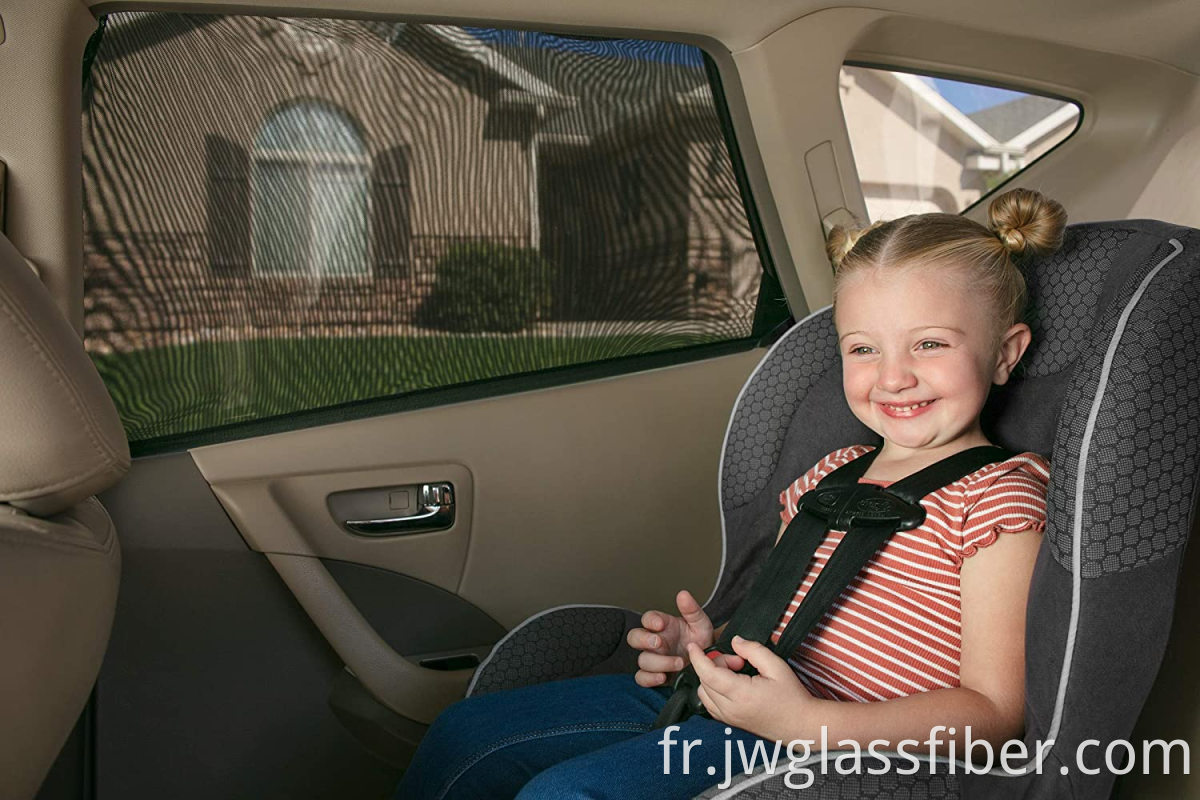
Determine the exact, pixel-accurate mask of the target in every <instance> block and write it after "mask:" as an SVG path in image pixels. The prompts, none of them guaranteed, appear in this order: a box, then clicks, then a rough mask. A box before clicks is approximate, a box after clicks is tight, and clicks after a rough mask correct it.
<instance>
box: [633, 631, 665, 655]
mask: <svg viewBox="0 0 1200 800" xmlns="http://www.w3.org/2000/svg"><path fill="white" fill-rule="evenodd" d="M625 641H626V642H628V643H629V646H630V647H632V648H633V649H634V650H654V649H657V648H660V647H662V636H660V635H659V634H657V633H655V632H653V631H648V630H646V629H645V628H634V629H632V630H631V631H629V633H628V634H627V635H626V636H625Z"/></svg>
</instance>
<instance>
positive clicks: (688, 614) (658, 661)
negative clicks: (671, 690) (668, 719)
mask: <svg viewBox="0 0 1200 800" xmlns="http://www.w3.org/2000/svg"><path fill="white" fill-rule="evenodd" d="M675 604H676V605H677V606H679V613H680V616H678V617H676V616H674V615H671V614H665V613H663V612H662V611H647V612H646V613H645V614H643V615H642V627H640V628H634V629H633V630H631V631H630V632H629V634H628V636H626V637H625V641H627V642H629V646H630V647H632V648H634V649H636V650H641V651H642V652H641V653H639V654H638V671H637V673H636V674H635V675H634V676H633V677H634V680H635V681H637V684H638V685H639V686H662V685H663V684H665V683H666V682H667V678H668V675H670V674H673V673H676V672H679V670H681V669H683V668H684V666H685V665H686V664H687V661H686V658H685V657H686V656H687V652H688V651H687V648H688V645H693V644H694V645H696V646H697V647H699V648H700V649H701V650H703V649H704V648H705V647H708V646H709V645H711V644H712V643H713V640H714V639H713V624H712V620H711V619H709V618H708V614H705V613H704V609H702V608H700V604H699V603H697V602H696V598H694V597H692V594H691V592H689V591H687V590H686V589H684V590H683V591H681V592H680V593H679V594H677V595H676V596H675ZM704 660H705V661H708V659H707V658H705V659H704Z"/></svg>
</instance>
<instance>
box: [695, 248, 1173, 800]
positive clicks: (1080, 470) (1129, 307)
mask: <svg viewBox="0 0 1200 800" xmlns="http://www.w3.org/2000/svg"><path fill="white" fill-rule="evenodd" d="M1168 242H1169V243H1170V245H1171V246H1172V247H1173V248H1174V252H1172V253H1171V254H1170V255H1168V256H1167V257H1166V258H1164V259H1163V260H1162V261H1160V262H1158V264H1156V265H1155V266H1154V268H1153V269H1151V270H1150V272H1149V273H1147V274H1146V277H1144V278H1142V281H1141V283H1139V284H1138V288H1137V291H1135V292H1134V293H1133V296H1132V297H1130V298H1129V302H1128V303H1126V304H1125V308H1124V309H1123V310H1122V311H1121V316H1120V317H1119V318H1118V319H1117V327H1116V329H1115V330H1114V331H1113V335H1112V338H1111V339H1109V342H1108V349H1107V350H1106V351H1105V354H1104V361H1103V363H1102V366H1101V368H1100V379H1099V381H1098V382H1097V386H1096V394H1095V396H1094V397H1093V398H1092V405H1091V408H1090V409H1089V410H1088V419H1087V423H1086V425H1085V426H1084V432H1083V444H1082V446H1081V447H1080V450H1079V462H1078V464H1077V466H1076V475H1075V503H1074V518H1073V519H1072V521H1071V618H1070V622H1069V623H1068V626H1067V647H1066V652H1065V654H1064V656H1063V665H1062V671H1061V672H1060V673H1059V681H1058V696H1057V697H1056V698H1055V701H1054V715H1053V717H1052V718H1051V721H1050V730H1049V731H1048V732H1047V736H1046V740H1048V741H1049V742H1050V747H1049V748H1048V752H1050V753H1053V752H1054V743H1055V740H1056V739H1057V737H1058V730H1059V727H1060V726H1061V724H1062V716H1063V708H1064V707H1065V705H1066V696H1067V684H1068V682H1069V679H1070V675H1071V661H1072V657H1073V655H1074V650H1075V640H1076V638H1077V636H1078V632H1079V600H1080V596H1081V593H1082V586H1083V575H1082V570H1081V566H1082V562H1083V556H1082V544H1083V490H1084V485H1085V483H1086V473H1085V468H1086V466H1087V458H1088V454H1089V451H1090V450H1091V443H1092V436H1093V435H1094V433H1095V428H1096V419H1097V417H1099V414H1100V406H1101V405H1102V404H1103V402H1104V391H1105V388H1106V385H1107V383H1108V376H1109V374H1110V372H1111V370H1112V362H1113V359H1114V358H1115V357H1116V352H1117V347H1118V346H1119V345H1120V343H1121V337H1122V336H1123V335H1124V333H1125V328H1126V326H1127V325H1128V323H1129V317H1130V316H1131V315H1132V314H1133V310H1134V308H1136V307H1137V304H1138V301H1139V300H1141V298H1142V295H1144V294H1145V293H1146V289H1147V288H1149V286H1150V283H1151V282H1152V281H1153V280H1154V279H1155V278H1156V277H1157V276H1158V273H1159V272H1160V271H1161V270H1162V268H1163V267H1165V266H1166V265H1167V264H1169V263H1170V262H1171V261H1172V260H1174V259H1175V258H1176V257H1177V256H1178V255H1179V254H1180V253H1182V252H1183V245H1182V244H1181V243H1180V242H1179V240H1178V239H1169V240H1168ZM821 310H824V309H821ZM814 313H819V312H814ZM809 316H810V317H811V316H812V315H811V314H810V315H809ZM805 319H806V320H807V319H808V317H806V318H805ZM780 341H783V339H780ZM777 344H778V343H777ZM772 349H774V348H772ZM767 355H770V352H768V354H767ZM763 360H764V361H765V360H766V357H765V356H764V359H763ZM759 366H761V362H760V364H759ZM757 371H758V370H757V369H755V373H757ZM751 377H753V374H752V375H751ZM748 383H749V381H747V384H748ZM743 390H744V387H743ZM738 401H739V402H740V401H741V395H738ZM734 408H735V410H736V408H737V406H736V404H735V406H734ZM728 435H729V434H728V430H727V431H726V437H728ZM724 456H725V448H724V446H722V448H721V461H722V465H723V464H724ZM724 519H725V517H724V509H723V508H722V515H721V525H722V528H721V531H722V542H724ZM723 568H724V561H723V560H722V569H723ZM718 583H720V577H718ZM709 599H710V600H711V599H712V598H709ZM826 752H827V754H828V755H830V756H832V757H833V759H836V755H834V753H836V752H837V751H826ZM821 755H822V754H821V753H814V754H813V755H812V756H811V757H810V758H808V759H806V760H805V761H804V762H803V763H801V764H796V765H794V766H804V765H806V764H810V763H812V762H814V761H817V760H819V759H820V757H821ZM905 758H908V759H911V758H916V760H918V761H922V762H924V763H927V764H932V763H941V764H949V763H951V760H950V759H948V758H944V757H939V758H935V759H929V758H928V757H926V758H920V757H919V756H916V755H915V754H913V755H912V756H905ZM778 763H779V762H778V761H776V762H775V765H776V769H775V770H774V771H773V773H767V772H763V773H762V774H761V775H755V776H754V777H752V778H749V779H747V780H745V781H743V782H741V783H739V784H736V785H734V786H730V787H729V788H728V789H726V790H725V791H723V792H721V793H720V794H718V795H715V796H714V797H713V800H728V798H731V797H734V796H735V795H737V794H739V793H741V791H742V790H744V789H747V788H750V787H752V786H755V785H757V784H759V783H762V782H763V781H765V780H768V779H770V778H772V777H774V775H777V774H779V770H778V767H777V765H778ZM954 764H955V765H956V766H962V767H964V768H965V767H966V764H965V762H963V761H958V760H955V761H954ZM1036 765H1037V758H1031V759H1030V760H1029V761H1028V762H1027V763H1025V764H1024V765H1022V766H1021V767H1020V768H1019V769H1016V770H1010V771H1005V770H1000V769H992V770H991V771H990V773H989V774H992V775H999V776H1002V777H1019V776H1021V775H1025V774H1028V773H1029V772H1030V770H1031V769H1033V768H1035V767H1036Z"/></svg>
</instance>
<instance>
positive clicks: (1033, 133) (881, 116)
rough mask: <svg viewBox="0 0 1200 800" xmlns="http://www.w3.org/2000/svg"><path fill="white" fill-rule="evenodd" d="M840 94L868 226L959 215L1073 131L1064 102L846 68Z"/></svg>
mask: <svg viewBox="0 0 1200 800" xmlns="http://www.w3.org/2000/svg"><path fill="white" fill-rule="evenodd" d="M840 90H841V99H842V110H843V112H844V113H845V115H846V128H847V131H848V132H849V134H850V145H851V147H852V148H853V150H854V164H855V167H856V168H857V170H858V177H859V181H860V182H861V184H862V190H863V195H864V196H865V198H866V201H867V211H868V213H869V214H870V217H871V220H870V221H876V220H881V219H895V218H897V217H902V216H905V215H907V214H924V213H926V212H930V211H941V212H945V213H949V214H957V213H958V212H960V211H962V210H963V209H965V208H967V207H968V206H970V205H971V204H973V203H975V202H976V201H977V200H979V199H980V198H981V197H983V196H984V195H986V194H988V193H989V192H991V191H992V190H993V189H995V188H996V187H997V186H999V185H1000V184H1001V183H1003V182H1004V181H1006V180H1008V179H1009V178H1011V177H1012V176H1013V175H1015V174H1016V173H1018V172H1020V171H1021V170H1023V169H1024V168H1025V167H1027V166H1029V164H1031V163H1033V161H1034V160H1035V159H1037V158H1038V157H1040V156H1041V155H1043V154H1044V153H1046V152H1047V151H1049V150H1050V149H1051V148H1052V147H1054V146H1055V145H1057V144H1059V143H1060V142H1062V141H1063V140H1064V139H1066V138H1067V137H1068V136H1070V135H1071V134H1072V133H1074V132H1075V128H1076V127H1077V126H1078V125H1079V107H1078V106H1077V105H1075V104H1074V103H1071V102H1068V101H1066V100H1059V99H1056V98H1052V97H1040V96H1038V95H1034V94H1027V93H1025V92H1017V91H1012V90H1009V89H997V88H995V87H992V86H983V85H981V84H976V83H969V82H964V81H958V80H948V79H945V78H933V77H930V76H927V75H917V74H913V73H907V72H892V71H889V70H883V69H872V68H869V67H860V66H845V67H843V68H842V71H841V80H840Z"/></svg>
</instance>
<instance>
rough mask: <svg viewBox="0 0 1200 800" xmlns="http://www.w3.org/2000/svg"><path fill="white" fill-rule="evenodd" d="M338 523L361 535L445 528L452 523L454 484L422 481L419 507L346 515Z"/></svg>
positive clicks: (393, 533)
mask: <svg viewBox="0 0 1200 800" xmlns="http://www.w3.org/2000/svg"><path fill="white" fill-rule="evenodd" d="M342 524H343V525H345V526H346V527H347V528H348V529H349V530H351V531H353V532H354V533H357V534H360V535H362V536H396V535H400V534H406V533H428V532H430V531H442V530H445V529H446V528H449V527H450V526H451V525H453V524H454V486H453V484H449V483H426V484H422V485H421V488H420V507H419V508H418V510H416V511H414V512H413V513H411V514H404V515H402V516H387V517H380V518H376V519H348V520H346V521H344V522H343V523H342Z"/></svg>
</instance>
